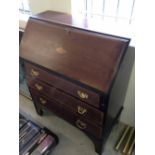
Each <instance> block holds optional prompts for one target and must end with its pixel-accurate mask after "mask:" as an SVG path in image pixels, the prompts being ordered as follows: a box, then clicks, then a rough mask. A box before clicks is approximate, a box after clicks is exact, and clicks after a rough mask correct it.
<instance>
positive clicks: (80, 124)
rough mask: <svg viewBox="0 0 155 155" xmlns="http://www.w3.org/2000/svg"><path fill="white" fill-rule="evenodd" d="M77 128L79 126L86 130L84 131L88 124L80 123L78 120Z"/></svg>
mask: <svg viewBox="0 0 155 155" xmlns="http://www.w3.org/2000/svg"><path fill="white" fill-rule="evenodd" d="M76 126H77V127H78V128H79V129H82V130H84V129H86V127H87V124H86V123H84V122H82V121H80V120H77V121H76Z"/></svg>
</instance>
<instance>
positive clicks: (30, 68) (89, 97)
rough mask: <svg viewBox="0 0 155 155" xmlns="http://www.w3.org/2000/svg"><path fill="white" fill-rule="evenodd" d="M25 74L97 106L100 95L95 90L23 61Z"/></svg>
mask: <svg viewBox="0 0 155 155" xmlns="http://www.w3.org/2000/svg"><path fill="white" fill-rule="evenodd" d="M25 69H26V74H27V75H28V76H30V77H32V78H38V79H40V80H42V81H44V82H46V83H48V84H51V85H53V86H55V87H56V88H58V89H61V90H63V91H64V92H67V93H69V94H71V95H73V96H75V97H77V98H79V99H80V100H82V101H84V102H87V103H89V104H91V105H92V106H95V107H97V108H99V106H100V104H99V103H100V95H99V94H98V93H96V92H93V91H90V90H88V89H85V88H83V87H81V86H79V85H77V84H74V83H72V82H70V81H68V80H65V79H63V78H61V77H59V76H56V75H54V74H52V73H49V72H47V71H45V70H43V69H41V68H39V67H37V66H35V65H32V64H29V63H25Z"/></svg>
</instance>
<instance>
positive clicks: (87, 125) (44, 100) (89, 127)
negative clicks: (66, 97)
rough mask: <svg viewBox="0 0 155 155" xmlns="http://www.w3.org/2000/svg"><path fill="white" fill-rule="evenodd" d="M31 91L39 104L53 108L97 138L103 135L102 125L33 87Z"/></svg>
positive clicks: (58, 113) (49, 108) (53, 110)
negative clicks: (90, 120) (83, 116)
mask: <svg viewBox="0 0 155 155" xmlns="http://www.w3.org/2000/svg"><path fill="white" fill-rule="evenodd" d="M30 91H31V95H32V98H33V100H34V102H36V103H37V104H40V105H41V106H43V107H45V108H47V109H48V110H51V111H52V112H54V113H56V114H57V115H59V116H61V117H62V118H64V119H65V120H67V121H68V122H70V123H72V124H73V125H75V126H76V127H78V128H79V129H81V130H83V131H85V132H88V133H90V134H91V135H93V136H95V137H96V138H101V137H102V128H101V127H99V126H97V125H95V124H93V123H91V122H89V121H88V120H86V119H83V118H81V117H80V116H79V115H77V114H76V113H74V112H71V111H69V110H68V107H66V106H65V105H64V104H62V103H58V102H55V101H54V100H51V99H49V98H48V97H45V95H42V94H41V93H38V92H36V91H35V90H33V89H31V90H30Z"/></svg>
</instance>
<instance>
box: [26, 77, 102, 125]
mask: <svg viewBox="0 0 155 155" xmlns="http://www.w3.org/2000/svg"><path fill="white" fill-rule="evenodd" d="M27 80H28V85H29V86H30V87H31V88H33V89H35V90H37V91H39V92H41V93H44V94H45V95H46V96H49V97H50V98H51V99H53V100H55V101H57V102H60V103H61V102H63V104H65V105H66V106H67V107H68V109H70V110H71V111H72V112H75V113H77V114H78V115H80V116H82V117H83V118H86V119H88V120H90V121H93V122H94V123H95V124H98V125H102V124H103V118H104V113H103V112H101V111H99V110H97V109H95V108H93V107H91V106H89V105H87V104H86V103H84V102H82V101H80V100H78V99H77V98H75V97H72V96H70V95H68V94H67V93H65V92H63V91H60V90H58V89H57V88H55V87H52V86H50V85H47V84H46V83H44V82H41V81H40V80H36V79H32V78H27Z"/></svg>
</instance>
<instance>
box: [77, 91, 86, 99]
mask: <svg viewBox="0 0 155 155" xmlns="http://www.w3.org/2000/svg"><path fill="white" fill-rule="evenodd" d="M77 94H78V95H79V96H80V98H82V99H88V94H87V93H84V92H82V91H80V90H78V91H77Z"/></svg>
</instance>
